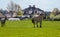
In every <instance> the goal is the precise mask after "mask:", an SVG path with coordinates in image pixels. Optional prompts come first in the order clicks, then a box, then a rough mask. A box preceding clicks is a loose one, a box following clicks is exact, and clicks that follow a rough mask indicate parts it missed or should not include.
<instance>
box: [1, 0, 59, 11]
mask: <svg viewBox="0 0 60 37" xmlns="http://www.w3.org/2000/svg"><path fill="white" fill-rule="evenodd" d="M10 1H11V0H0V8H2V9H6V7H7V4H8V3H9V2H10ZM12 1H13V2H14V3H17V4H19V5H20V6H21V8H22V9H24V8H27V7H28V6H29V5H32V6H33V5H35V6H36V7H37V8H40V9H42V10H44V11H52V10H53V8H58V9H60V0H12Z"/></svg>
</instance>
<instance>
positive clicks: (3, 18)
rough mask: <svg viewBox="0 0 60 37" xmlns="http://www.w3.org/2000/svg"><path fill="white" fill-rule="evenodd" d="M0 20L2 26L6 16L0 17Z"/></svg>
mask: <svg viewBox="0 0 60 37" xmlns="http://www.w3.org/2000/svg"><path fill="white" fill-rule="evenodd" d="M0 21H1V27H3V26H4V25H5V22H6V17H1V19H0Z"/></svg>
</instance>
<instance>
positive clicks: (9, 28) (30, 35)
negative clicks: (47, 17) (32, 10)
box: [0, 20, 60, 37]
mask: <svg viewBox="0 0 60 37" xmlns="http://www.w3.org/2000/svg"><path fill="white" fill-rule="evenodd" d="M33 26H34V25H33V24H32V22H31V20H20V21H6V25H5V26H4V27H1V24H0V37H60V21H43V23H42V28H40V27H38V28H37V27H36V28H34V27H33Z"/></svg>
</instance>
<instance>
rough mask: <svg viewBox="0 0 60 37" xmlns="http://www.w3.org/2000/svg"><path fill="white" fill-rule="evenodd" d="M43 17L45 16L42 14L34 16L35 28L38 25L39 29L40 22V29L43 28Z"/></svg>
mask: <svg viewBox="0 0 60 37" xmlns="http://www.w3.org/2000/svg"><path fill="white" fill-rule="evenodd" d="M43 16H44V14H43V13H41V14H34V15H33V17H32V23H33V24H34V28H35V25H37V27H38V22H40V28H41V27H42V20H43Z"/></svg>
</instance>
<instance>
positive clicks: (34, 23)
mask: <svg viewBox="0 0 60 37" xmlns="http://www.w3.org/2000/svg"><path fill="white" fill-rule="evenodd" d="M32 23H33V24H34V28H35V21H34V19H32Z"/></svg>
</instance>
